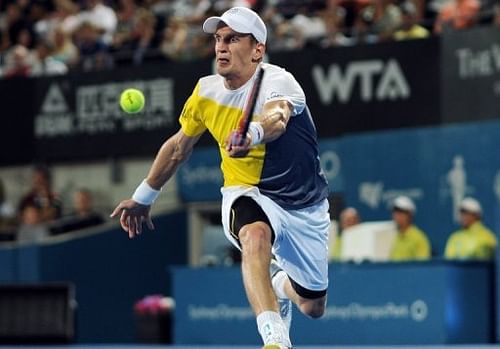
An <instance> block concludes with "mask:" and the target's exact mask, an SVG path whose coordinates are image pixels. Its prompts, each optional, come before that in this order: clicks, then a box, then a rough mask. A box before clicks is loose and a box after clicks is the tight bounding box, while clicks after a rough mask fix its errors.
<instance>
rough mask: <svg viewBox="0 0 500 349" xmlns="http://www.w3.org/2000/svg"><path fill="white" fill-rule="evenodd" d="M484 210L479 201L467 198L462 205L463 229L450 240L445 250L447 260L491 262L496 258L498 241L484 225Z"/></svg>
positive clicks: (461, 218) (452, 235) (461, 219)
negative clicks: (482, 218) (482, 219)
mask: <svg viewBox="0 0 500 349" xmlns="http://www.w3.org/2000/svg"><path fill="white" fill-rule="evenodd" d="M482 214H483V210H482V208H481V204H480V203H479V201H477V200H476V199H473V198H470V197H469V198H465V199H463V200H462V202H461V203H460V221H461V225H462V229H460V230H458V231H456V232H454V233H453V234H451V236H450V237H449V238H448V241H447V242H446V248H445V257H446V258H447V259H480V260H491V259H493V258H494V256H495V250H496V247H497V239H496V237H495V234H494V233H493V232H492V231H491V230H489V229H488V228H487V227H485V226H484V225H483V223H482V222H481V217H482Z"/></svg>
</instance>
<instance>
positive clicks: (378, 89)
mask: <svg viewBox="0 0 500 349" xmlns="http://www.w3.org/2000/svg"><path fill="white" fill-rule="evenodd" d="M311 74H312V79H313V82H314V84H315V85H316V89H317V91H318V96H319V98H320V100H321V102H322V103H323V104H331V103H332V102H333V101H334V100H337V101H338V102H339V103H349V102H350V101H351V99H352V98H353V95H355V94H356V95H359V98H360V99H361V100H362V101H363V102H371V101H374V100H375V101H385V100H390V101H395V100H398V99H408V98H409V97H410V96H411V89H410V85H409V84H408V81H407V80H406V77H405V75H404V73H403V70H402V69H401V66H400V64H399V63H398V61H397V60H395V59H390V60H388V61H387V62H384V61H383V60H379V59H374V60H366V61H357V62H351V63H349V64H347V66H346V67H345V69H342V67H341V66H340V65H338V64H332V65H330V67H329V68H328V70H326V69H324V68H323V67H322V66H320V65H315V66H313V67H312V71H311Z"/></svg>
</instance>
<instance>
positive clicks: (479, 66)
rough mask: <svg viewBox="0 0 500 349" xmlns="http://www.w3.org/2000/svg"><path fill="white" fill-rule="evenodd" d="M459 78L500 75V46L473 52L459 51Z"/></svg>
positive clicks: (467, 50)
mask: <svg viewBox="0 0 500 349" xmlns="http://www.w3.org/2000/svg"><path fill="white" fill-rule="evenodd" d="M455 55H456V56H457V58H458V76H459V77H460V78H461V79H464V80H465V79H472V78H478V77H488V76H493V75H494V74H496V73H500V45H498V44H496V43H494V44H492V45H491V46H490V47H488V48H486V49H483V50H477V51H473V50H472V49H471V48H460V49H457V51H456V52H455Z"/></svg>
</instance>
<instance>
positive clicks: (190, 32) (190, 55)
mask: <svg viewBox="0 0 500 349" xmlns="http://www.w3.org/2000/svg"><path fill="white" fill-rule="evenodd" d="M202 34H203V33H200V30H199V26H193V25H189V24H187V23H185V22H183V21H181V20H178V19H174V18H172V19H170V20H169V22H168V25H167V27H166V28H165V31H164V36H163V40H162V43H161V45H160V50H161V52H162V53H163V54H164V55H165V56H166V57H167V58H168V59H171V60H172V61H177V62H179V61H182V62H187V61H193V60H197V59H201V58H206V57H209V56H210V55H212V54H213V45H210V44H209V43H210V42H209V40H210V36H208V35H202Z"/></svg>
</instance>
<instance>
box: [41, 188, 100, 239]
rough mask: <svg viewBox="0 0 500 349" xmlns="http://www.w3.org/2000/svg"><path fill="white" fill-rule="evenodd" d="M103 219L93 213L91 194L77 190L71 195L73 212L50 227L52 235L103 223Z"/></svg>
mask: <svg viewBox="0 0 500 349" xmlns="http://www.w3.org/2000/svg"><path fill="white" fill-rule="evenodd" d="M104 222H105V220H104V217H103V216H102V215H101V214H100V213H98V212H96V211H95V209H94V204H93V198H92V193H91V192H90V190H88V189H79V190H77V191H76V192H75V194H74V195H73V212H72V213H71V214H70V215H69V216H67V217H64V218H62V219H60V220H58V221H57V222H54V223H53V224H51V225H50V232H51V233H52V234H54V235H56V234H62V233H67V232H70V231H74V230H79V229H84V228H88V227H92V226H95V225H99V224H102V223H104Z"/></svg>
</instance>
